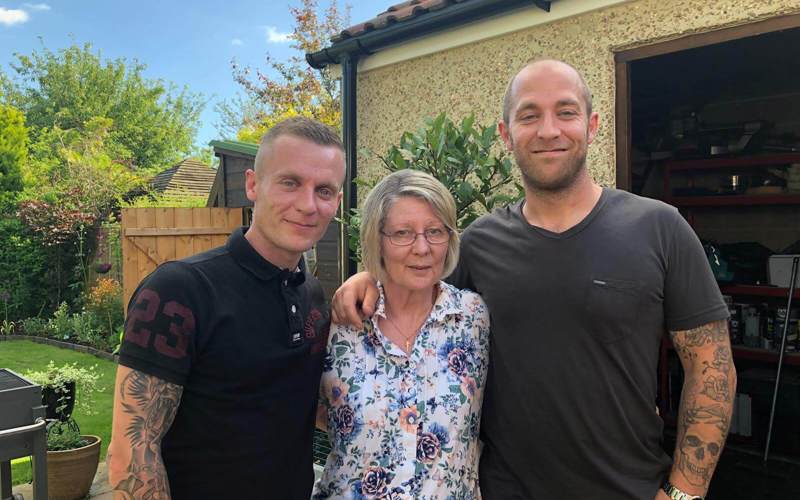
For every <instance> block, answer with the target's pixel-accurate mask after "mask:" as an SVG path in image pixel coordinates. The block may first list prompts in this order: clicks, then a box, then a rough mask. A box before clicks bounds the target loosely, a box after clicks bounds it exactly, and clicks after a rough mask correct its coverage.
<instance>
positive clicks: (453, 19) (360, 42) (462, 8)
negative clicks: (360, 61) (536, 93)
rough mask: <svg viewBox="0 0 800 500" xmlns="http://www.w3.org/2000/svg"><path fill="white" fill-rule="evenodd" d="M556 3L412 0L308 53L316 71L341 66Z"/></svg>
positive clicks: (540, 0) (536, 0)
mask: <svg viewBox="0 0 800 500" xmlns="http://www.w3.org/2000/svg"><path fill="white" fill-rule="evenodd" d="M552 1H555V0H408V1H406V2H402V3H398V4H395V5H392V6H391V7H389V8H388V9H386V11H384V12H382V13H380V14H378V15H377V16H375V17H374V18H372V19H370V20H368V21H364V22H361V23H358V24H354V25H352V26H350V27H349V28H346V29H344V30H342V31H341V32H340V33H339V34H338V35H336V36H334V37H333V38H331V45H330V46H328V47H325V48H323V49H322V50H319V51H317V52H309V53H307V54H306V61H308V63H309V64H310V65H311V67H312V68H318V69H319V68H323V67H325V66H326V65H328V64H332V63H333V64H339V63H341V58H342V57H343V55H345V54H361V55H367V54H374V53H375V52H377V51H380V50H382V49H384V48H386V47H388V46H391V45H393V44H397V43H401V42H403V41H405V40H409V39H416V38H418V37H420V36H424V35H428V34H431V33H434V32H437V31H442V30H446V29H451V28H453V27H457V26H460V25H463V24H465V23H469V22H473V21H476V20H481V19H485V18H487V17H489V16H493V15H498V14H503V13H507V12H510V11H512V10H514V9H519V8H525V7H530V6H536V7H538V8H540V9H542V10H544V11H546V12H549V11H550V4H551V3H552Z"/></svg>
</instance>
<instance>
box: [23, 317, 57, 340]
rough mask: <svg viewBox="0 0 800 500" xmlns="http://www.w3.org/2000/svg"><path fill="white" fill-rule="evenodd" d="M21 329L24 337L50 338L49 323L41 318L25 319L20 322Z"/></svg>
mask: <svg viewBox="0 0 800 500" xmlns="http://www.w3.org/2000/svg"><path fill="white" fill-rule="evenodd" d="M19 324H20V328H21V329H22V331H21V332H20V333H22V334H23V335H33V336H36V337H48V336H49V333H50V330H49V326H48V321H47V320H46V319H44V318H39V317H36V316H34V317H31V318H25V319H23V320H22V321H20V323H19Z"/></svg>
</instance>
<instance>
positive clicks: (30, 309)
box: [0, 216, 56, 321]
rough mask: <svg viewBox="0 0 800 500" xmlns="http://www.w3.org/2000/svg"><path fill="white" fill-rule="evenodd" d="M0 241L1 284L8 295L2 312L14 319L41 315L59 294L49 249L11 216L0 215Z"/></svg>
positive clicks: (0, 305) (1, 305)
mask: <svg viewBox="0 0 800 500" xmlns="http://www.w3.org/2000/svg"><path fill="white" fill-rule="evenodd" d="M0 241H2V242H3V244H2V245H0V287H1V288H2V289H3V291H4V292H5V293H6V294H7V295H8V296H7V298H6V299H5V300H3V301H2V302H3V303H2V304H0V307H3V310H2V311H0V313H2V314H3V318H4V319H6V318H7V319H9V320H12V321H17V320H20V319H22V318H26V317H29V316H38V315H39V314H40V312H41V311H42V309H44V308H45V307H46V306H47V304H49V303H50V297H51V296H54V295H55V288H56V287H55V284H54V283H53V279H52V271H51V269H50V266H49V264H50V262H51V259H50V251H49V249H47V248H44V247H42V246H41V245H39V244H38V243H37V242H36V240H35V239H34V238H32V237H31V236H30V235H29V234H28V231H27V229H26V228H25V227H24V226H23V225H22V224H21V223H20V221H19V220H17V219H15V218H9V217H5V218H4V217H2V216H0ZM6 315H7V316H6Z"/></svg>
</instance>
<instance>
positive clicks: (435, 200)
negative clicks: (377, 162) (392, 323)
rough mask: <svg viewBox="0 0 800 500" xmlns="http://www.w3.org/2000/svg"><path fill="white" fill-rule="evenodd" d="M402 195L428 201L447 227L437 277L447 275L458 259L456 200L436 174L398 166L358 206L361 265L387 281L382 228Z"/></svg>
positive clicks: (381, 279)
mask: <svg viewBox="0 0 800 500" xmlns="http://www.w3.org/2000/svg"><path fill="white" fill-rule="evenodd" d="M404 197H413V198H417V199H420V200H422V201H425V202H427V203H428V204H429V205H430V207H431V209H432V210H433V213H434V214H436V216H437V217H438V218H439V220H441V221H442V224H443V225H444V226H445V227H446V228H447V229H449V230H450V241H449V242H448V244H447V254H446V256H445V259H444V268H443V269H442V276H440V278H445V277H447V276H449V275H450V273H452V272H453V270H454V269H455V268H456V264H457V263H458V244H459V235H458V226H457V222H456V202H455V200H453V195H452V194H450V191H448V190H447V188H446V187H445V186H444V184H442V183H441V182H439V181H438V180H437V179H436V178H435V177H433V176H432V175H430V174H427V173H425V172H420V171H419V170H411V169H405V170H398V171H397V172H394V173H393V174H391V175H389V176H387V177H384V178H383V179H382V180H381V181H380V182H379V183H378V184H377V185H375V187H374V188H372V191H370V192H369V194H368V195H367V199H366V201H365V202H364V205H363V207H362V208H361V262H362V264H363V265H364V269H366V270H367V271H369V273H370V274H371V275H372V276H374V277H375V278H377V279H378V280H380V281H386V278H387V274H386V269H385V267H384V265H383V257H382V256H381V238H382V236H383V235H382V232H383V230H384V224H385V223H386V217H387V215H388V214H389V210H390V209H391V208H392V206H393V205H394V204H395V202H397V200H399V199H400V198H404Z"/></svg>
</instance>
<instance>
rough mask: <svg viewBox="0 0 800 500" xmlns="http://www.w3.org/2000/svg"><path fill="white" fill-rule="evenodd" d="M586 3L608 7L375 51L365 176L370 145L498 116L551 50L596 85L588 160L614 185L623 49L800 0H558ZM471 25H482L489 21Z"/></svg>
mask: <svg viewBox="0 0 800 500" xmlns="http://www.w3.org/2000/svg"><path fill="white" fill-rule="evenodd" d="M581 2H583V4H582V5H583V6H587V5H589V6H591V5H592V4H594V5H598V4H600V5H601V8H599V9H597V10H593V11H589V12H584V13H579V14H576V15H572V16H570V17H565V18H562V19H557V20H554V21H551V22H546V23H545V24H539V25H536V26H532V27H528V28H523V29H520V30H518V31H514V32H510V33H507V34H503V35H500V36H496V37H494V38H489V39H485V40H481V41H477V42H474V43H470V44H467V45H461V46H458V47H455V48H449V49H444V50H441V51H439V52H436V53H432V54H428V55H423V56H420V57H415V58H413V59H409V60H405V61H401V62H397V63H393V64H388V65H386V66H383V67H377V68H374V69H370V66H376V64H374V63H372V62H371V61H370V58H374V59H377V58H379V57H380V56H381V53H378V54H377V55H375V56H370V58H367V59H366V60H364V61H362V64H361V68H362V69H360V75H359V79H358V146H359V150H360V151H362V153H361V155H360V159H359V175H360V176H362V177H371V178H374V177H377V176H378V175H381V173H382V170H381V168H380V167H379V162H378V161H377V159H376V158H375V156H374V154H370V153H369V152H367V151H372V152H376V153H380V154H383V153H385V151H386V150H387V148H388V147H389V146H390V145H391V144H393V143H396V142H397V141H398V140H399V138H400V135H401V134H402V132H403V131H406V130H416V129H418V128H419V127H420V126H421V125H422V123H423V119H424V118H425V117H430V116H435V115H436V114H438V113H439V112H441V111H447V112H448V114H449V115H450V116H451V117H452V118H454V119H460V118H461V117H463V116H466V115H467V114H469V113H470V112H474V113H475V114H476V117H477V122H478V123H482V124H489V123H494V122H497V120H498V119H499V118H500V117H501V114H502V104H501V103H502V97H503V93H504V92H505V86H506V84H507V82H508V80H509V78H510V77H511V76H512V75H513V74H514V73H515V72H516V71H517V70H518V69H519V68H520V67H521V66H522V65H523V64H524V63H525V61H527V60H528V59H530V58H532V57H544V56H546V57H553V58H558V59H563V60H565V61H567V62H569V63H570V64H572V65H574V66H575V67H576V68H578V69H579V70H580V71H581V72H582V73H583V75H584V77H585V78H586V81H587V83H588V85H589V87H590V88H591V89H592V93H593V96H594V108H595V110H596V111H597V112H598V113H599V114H600V130H599V133H598V136H597V138H596V139H595V141H594V143H593V145H592V146H590V148H589V158H588V164H589V168H590V171H591V172H592V175H593V176H594V178H595V180H596V181H597V182H599V183H600V184H602V185H604V186H614V184H615V182H616V181H615V169H616V167H615V139H614V132H615V129H614V105H615V96H614V92H615V79H614V54H615V52H619V51H621V50H626V49H630V48H634V47H640V46H645V45H649V44H652V43H655V42H662V41H666V40H671V39H675V38H679V37H681V36H685V35H689V34H693V33H702V32H707V31H712V30H717V29H720V28H727V27H731V26H737V25H741V24H746V23H750V22H754V21H761V20H764V19H768V18H773V17H776V16H781V15H788V14H796V13H798V12H800V0H634V1H628V2H622V3H616V4H615V5H612V6H606V7H602V4H603V2H602V1H597V0H559V2H553V4H552V5H553V11H554V12H555V11H556V8H557V7H559V4H561V5H562V6H565V7H573V8H575V6H576V5H578V6H579V7H577V8H578V9H580V8H581V7H580V5H581ZM605 3H606V4H608V3H614V2H608V1H606V2H605ZM541 15H542V16H545V17H543V19H544V20H545V21H547V19H548V18H547V17H546V14H544V13H541ZM508 17H513V15H512V16H508ZM501 21H502V20H501ZM506 21H508V20H506ZM510 22H512V23H513V19H511V20H510ZM469 29H471V30H472V31H473V32H474V31H475V30H478V31H480V30H481V23H477V24H475V25H473V26H471V27H470V28H469ZM428 42H431V40H421V41H417V42H413V43H412V44H408V45H407V46H400V47H397V48H394V49H390V50H392V51H393V52H394V54H395V55H396V54H402V52H403V50H404V48H406V47H408V46H410V45H416V46H417V47H421V46H424V45H425V43H428ZM432 42H433V43H435V42H437V40H433V41H432ZM451 45H452V44H451ZM401 57H402V56H401ZM359 194H360V197H363V195H364V194H365V193H363V192H362V193H359Z"/></svg>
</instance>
